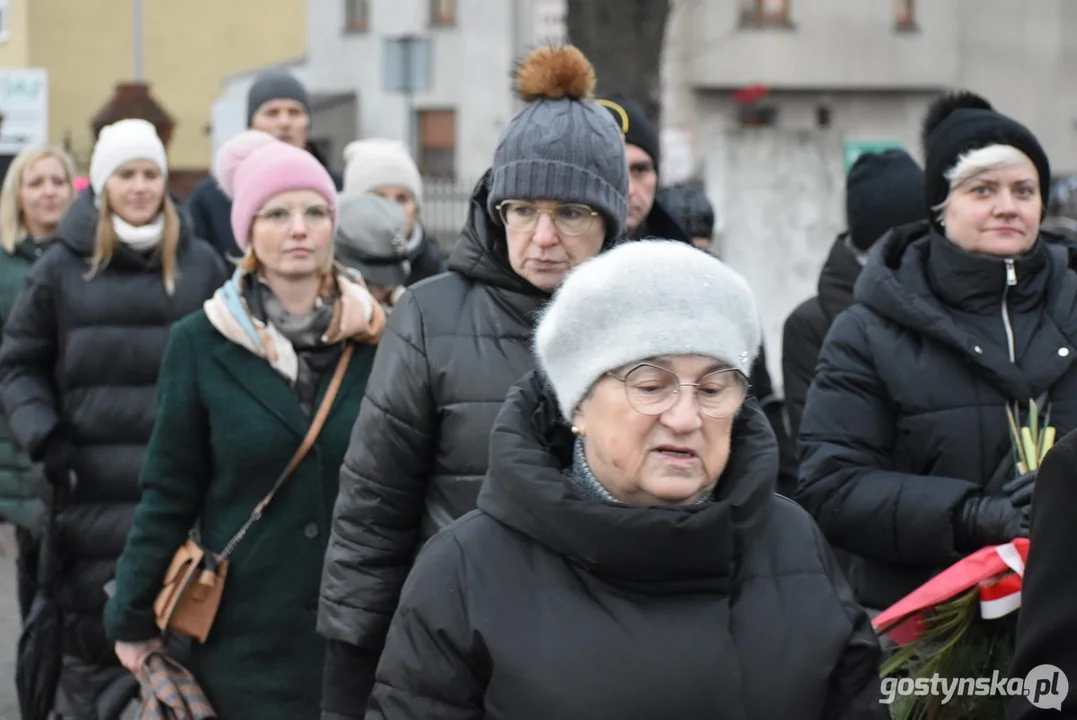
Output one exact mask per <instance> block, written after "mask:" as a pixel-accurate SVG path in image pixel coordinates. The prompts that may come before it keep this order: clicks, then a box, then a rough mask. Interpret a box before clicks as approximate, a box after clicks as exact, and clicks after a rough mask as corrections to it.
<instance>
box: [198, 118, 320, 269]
mask: <svg viewBox="0 0 1077 720" xmlns="http://www.w3.org/2000/svg"><path fill="white" fill-rule="evenodd" d="M213 176H214V177H215V178H216V179H217V183H218V184H219V185H220V186H221V190H223V191H224V194H225V195H227V196H228V197H229V198H231V200H232V232H233V234H234V235H235V237H236V244H237V245H238V246H239V249H240V250H242V251H243V252H246V251H247V247H248V246H249V245H250V242H251V225H252V224H253V223H254V215H255V213H257V212H258V211H259V210H260V209H261V208H262V206H263V205H265V203H266V202H267V201H268V200H270V199H271V198H273V197H275V196H277V195H280V194H281V193H286V192H291V191H293V190H313V191H314V192H316V193H318V194H319V195H321V196H322V197H324V198H325V201H326V202H327V203H329V205H330V207H332V208H333V232H334V234H335V233H336V226H337V202H336V200H337V189H336V185H335V184H334V183H333V178H332V177H330V175H329V172H328V171H327V170H326V169H325V168H324V167H322V164H321V163H320V162H318V161H317V160H315V159H314V156H313V155H311V154H310V153H308V152H307V151H305V150H300V149H299V148H297V147H295V146H294V145H289V144H287V143H285V142H282V141H280V140H277V139H276V138H275V137H273V136H272V135H270V134H268V133H264V132H261V131H259V130H246V131H244V132H241V133H240V134H239V135H236V136H235V137H234V138H232V139H231V140H229V141H228V142H226V143H225V144H224V146H223V147H221V149H220V150H218V151H217V157H215V158H214V160H213Z"/></svg>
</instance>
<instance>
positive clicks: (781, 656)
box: [367, 373, 888, 720]
mask: <svg viewBox="0 0 1077 720" xmlns="http://www.w3.org/2000/svg"><path fill="white" fill-rule="evenodd" d="M573 439H574V438H573V436H572V434H571V432H570V431H569V428H568V427H567V426H565V424H564V423H563V422H562V421H561V420H560V418H559V412H558V409H557V404H556V399H555V398H554V397H553V396H552V393H551V392H550V391H549V390H547V389H546V388H544V387H543V386H542V385H541V381H540V380H539V379H538V373H533V374H532V375H531V376H529V377H528V378H526V379H525V380H524V381H523V382H521V383H520V385H519V386H518V387H517V388H515V389H514V390H513V391H512V393H511V394H510V395H509V399H508V400H507V401H506V403H505V405H504V408H503V410H502V412H501V414H500V415H499V417H498V420H497V423H496V424H495V426H494V428H493V433H492V435H491V439H490V444H491V450H490V454H491V465H490V474H489V475H488V476H487V479H486V483H485V484H484V485H483V490H482V493H481V495H480V496H479V510H478V511H477V512H475V513H472V514H470V515H468V516H467V517H466V518H462V519H461V520H460V521H459V522H457V523H455V524H454V525H453V526H452V527H451V528H450V529H449V530H447V531H446V532H444V533H442V534H440V535H438V536H437V537H436V538H434V539H433V540H432V541H431V542H430V544H429V545H428V546H427V547H426V548H425V549H424V551H423V552H422V553H421V554H420V556H419V559H418V561H417V563H416V565H415V570H414V571H413V573H412V575H411V577H410V578H409V579H408V582H407V585H406V586H405V589H404V594H403V596H402V598H401V603H400V611H399V613H398V614H397V615H396V617H395V618H394V620H393V625H392V627H391V629H390V631H389V637H388V640H387V643H386V648H385V652H384V654H383V656H382V662H381V664H380V665H379V667H378V673H377V678H378V684H377V686H376V687H375V690H374V694H373V697H372V700H371V705H370V709H369V711H368V714H367V718H368V719H369V718H376V719H379V720H380V719H384V720H402V719H403V718H419V717H423V718H442V719H448V718H452V719H453V720H465V719H468V720H481V719H486V720H500V719H509V718H511V720H530V719H531V718H534V719H535V720H539V718H541V719H543V720H546V719H547V718H557V719H558V720H577V719H578V720H584V719H586V720H607V719H608V720H634V719H637V718H638V719H639V720H644V719H646V720H653V719H654V718H677V719H678V720H721V719H723V718H745V719H746V718H804V719H805V720H808V719H812V720H815V719H818V718H886V717H888V713H887V711H886V709H885V706H883V705H881V704H880V703H879V679H878V663H879V656H880V651H879V647H878V644H877V642H876V639H875V635H874V633H873V632H872V630H871V626H870V624H869V622H868V618H867V615H866V614H865V613H864V611H863V610H862V609H861V608H860V607H859V606H858V605H857V604H856V602H855V600H854V599H853V596H852V592H851V591H850V589H849V587H848V586H847V585H846V583H845V581H844V579H843V578H842V576H841V573H840V572H838V571H837V569H836V566H835V564H834V562H833V559H832V558H831V556H830V555H829V553H828V551H827V548H826V543H825V542H824V541H823V538H822V535H821V533H820V532H819V530H818V528H817V527H816V526H815V523H813V522H812V520H811V518H809V517H808V515H807V513H805V512H804V511H803V510H802V509H801V508H799V507H797V506H796V505H795V504H794V503H792V502H790V501H789V500H787V499H785V498H781V497H779V496H776V495H775V494H774V482H775V478H776V475H777V470H778V456H777V447H776V445H775V441H774V437H773V434H772V433H771V432H770V429H769V427H768V426H767V420H766V419H765V417H764V416H763V414H762V413H761V412H760V410H759V409H758V407H757V406H755V405H754V403H750V404H749V405H747V406H746V412H744V413H743V414H742V415H741V418H740V419H739V420H738V421H737V422H736V424H735V425H734V436H733V451H732V454H731V457H730V460H729V465H728V466H727V468H726V472H725V473H724V474H723V476H722V478H721V479H720V480H719V484H718V489H717V491H716V498H715V501H714V502H713V503H710V504H708V505H705V506H701V507H699V508H691V509H679V510H678V509H665V508H629V507H623V506H614V505H609V504H605V503H602V502H599V501H595V500H592V499H584V498H583V497H581V496H580V495H579V494H578V493H577V492H576V491H575V490H573V489H571V487H570V486H569V483H568V482H567V481H566V479H565V476H564V474H563V472H564V470H565V469H566V468H567V467H568V466H569V465H570V464H571V458H572V446H573Z"/></svg>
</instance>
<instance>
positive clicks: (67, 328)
mask: <svg viewBox="0 0 1077 720" xmlns="http://www.w3.org/2000/svg"><path fill="white" fill-rule="evenodd" d="M167 174H168V165H167V162H166V158H165V149H164V146H163V145H162V144H161V141H160V139H158V137H157V133H156V131H155V129H154V127H153V125H151V124H150V123H148V122H146V121H144V120H134V119H132V120H121V121H120V122H117V123H115V124H113V125H109V126H108V127H105V128H104V129H103V130H102V131H101V134H100V137H99V138H98V141H97V145H96V146H95V147H94V152H93V157H92V159H91V162H90V181H91V187H92V191H88V192H84V193H83V194H82V195H80V196H79V197H78V199H77V200H76V201H75V202H74V204H73V205H72V206H71V207H70V208H69V209H68V211H67V213H66V214H65V215H64V217H63V219H62V220H61V221H60V224H59V227H58V228H57V230H56V234H55V239H54V240H53V241H52V242H51V243H50V245H49V248H48V250H46V251H45V253H44V254H43V255H42V257H41V258H40V259H39V260H38V261H37V262H35V263H34V265H33V267H32V268H31V269H30V272H29V275H28V278H27V281H26V285H25V288H24V290H23V291H22V293H21V294H20V296H19V298H18V299H17V300H16V302H15V304H14V306H13V307H12V309H11V314H10V316H9V317H7V318H5V323H4V331H3V342H2V343H0V348H2V350H0V399H2V401H3V405H4V410H5V412H6V414H7V417H8V420H9V422H10V423H11V429H12V432H13V433H14V435H15V438H16V440H17V441H18V443H19V445H20V446H21V447H22V448H23V449H24V450H25V451H26V452H27V453H28V454H29V456H30V458H31V459H32V460H35V461H44V466H45V474H46V477H47V479H48V480H49V482H50V483H53V484H54V485H55V486H56V487H57V488H58V490H59V491H60V494H61V496H62V497H63V504H62V509H61V510H60V514H59V518H58V523H59V537H60V547H59V548H58V550H59V553H60V556H61V558H62V560H63V562H62V564H61V567H62V568H63V569H62V577H61V580H60V583H61V591H60V602H61V607H62V610H63V612H64V654H65V656H66V657H65V658H64V669H63V676H62V677H61V680H60V692H59V696H58V698H57V707H56V710H57V712H58V713H59V714H60V716H61V717H63V718H77V719H81V718H96V717H97V711H96V709H95V707H94V706H95V703H96V701H97V698H98V696H99V695H100V694H101V693H102V691H103V689H104V688H105V687H106V686H107V685H108V684H109V683H111V682H113V681H114V680H117V679H119V678H122V677H124V676H125V674H126V671H125V670H124V669H123V668H122V667H120V665H119V663H118V662H117V661H116V659H115V657H114V656H113V654H112V648H111V645H110V643H108V642H107V641H106V639H105V635H104V632H103V629H102V623H101V612H102V610H103V608H104V605H105V591H104V584H105V582H106V581H107V580H108V579H109V578H110V577H111V576H112V572H113V566H114V563H115V559H116V557H117V556H119V554H120V551H121V550H122V549H123V543H124V538H125V536H126V535H127V530H128V527H129V526H130V522H131V513H132V511H133V510H134V507H135V504H136V503H137V502H138V499H139V482H138V480H139V478H138V473H139V467H140V466H141V463H142V456H143V453H144V452H145V446H146V443H147V441H148V440H149V437H150V432H151V431H152V429H153V425H154V417H155V412H156V397H155V396H156V385H157V376H158V368H159V366H160V364H161V358H162V356H163V354H164V349H165V344H166V342H167V340H168V331H169V327H170V326H171V325H172V323H174V322H176V321H177V320H179V319H180V318H182V317H183V316H185V315H187V314H188V313H190V312H192V311H194V310H197V309H198V308H199V307H201V305H202V302H203V301H204V300H206V299H207V298H208V297H210V296H211V295H212V294H213V291H214V290H216V288H217V287H218V286H219V285H221V283H223V282H224V280H225V277H226V275H225V268H224V263H223V261H222V260H221V259H220V258H219V257H218V256H217V254H216V253H215V252H214V251H213V249H212V248H211V247H210V246H209V245H207V244H206V243H204V242H202V241H201V240H199V239H197V238H195V237H194V235H193V234H192V232H191V230H190V228H189V226H188V224H187V220H186V218H185V216H182V215H180V214H179V213H178V212H177V211H176V207H175V205H174V204H173V202H172V200H171V199H170V198H169V196H168V193H167V190H166V178H167Z"/></svg>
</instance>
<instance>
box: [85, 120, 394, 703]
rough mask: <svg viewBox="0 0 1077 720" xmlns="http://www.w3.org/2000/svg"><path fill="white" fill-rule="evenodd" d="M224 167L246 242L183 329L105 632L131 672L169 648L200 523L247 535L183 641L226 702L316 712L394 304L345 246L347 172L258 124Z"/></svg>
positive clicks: (235, 225)
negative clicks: (333, 523) (351, 261)
mask: <svg viewBox="0 0 1077 720" xmlns="http://www.w3.org/2000/svg"><path fill="white" fill-rule="evenodd" d="M214 174H215V176H216V178H217V180H218V182H219V183H220V184H221V187H222V189H223V190H224V192H225V193H226V194H227V195H229V196H230V197H231V199H232V215H231V220H232V229H233V230H234V232H235V237H236V240H237V243H238V244H239V246H240V248H241V249H242V250H243V252H244V255H243V257H242V259H241V260H239V262H238V268H237V270H236V272H235V274H234V275H233V276H232V278H231V279H230V280H229V281H228V282H226V283H225V284H224V286H223V287H222V288H221V289H220V290H219V291H218V292H217V293H216V294H215V295H214V297H213V298H212V299H210V300H208V301H207V302H206V304H205V307H204V308H203V310H202V311H200V312H197V313H195V314H193V315H191V316H190V317H188V318H187V319H185V320H184V321H182V322H180V323H178V324H177V325H176V326H175V327H174V329H173V331H172V335H171V340H170V343H169V348H168V350H167V352H166V354H165V358H164V363H163V366H162V369H161V380H160V395H159V398H160V399H159V420H158V423H157V426H156V428H155V430H154V433H153V437H152V438H151V440H150V446H149V450H148V453H147V456H146V461H145V464H144V466H143V473H142V482H143V486H142V500H141V503H140V505H139V507H138V511H137V512H136V514H135V519H134V525H133V529H132V531H131V533H130V535H129V536H128V538H127V545H126V548H125V550H124V553H123V555H122V557H121V558H120V561H119V563H118V565H117V574H116V589H115V594H114V596H113V597H112V598H111V600H110V601H109V604H108V606H107V608H106V611H105V626H106V632H107V633H108V635H109V638H110V639H111V640H112V641H114V642H115V643H116V653H117V655H118V656H119V658H120V661H121V662H122V663H123V664H124V666H125V667H127V668H128V669H129V670H131V671H132V672H136V673H137V672H139V670H140V668H141V667H142V665H143V661H144V660H145V659H146V658H147V657H149V656H150V654H151V653H154V652H162V651H163V650H162V648H163V643H162V639H161V628H160V627H159V624H161V621H160V620H159V619H158V618H157V617H155V611H154V601H155V598H156V597H157V596H158V593H159V591H160V590H161V587H162V582H163V581H165V580H166V571H167V570H168V569H169V565H170V563H171V562H172V559H173V555H174V554H175V553H176V551H177V549H179V548H180V547H181V546H182V545H184V543H185V541H187V539H188V533H189V531H190V530H191V529H192V528H194V529H196V530H197V531H198V533H197V536H198V543H199V545H200V547H201V548H202V549H203V550H204V551H205V552H206V553H208V554H211V555H214V556H219V555H221V554H222V552H223V551H224V550H225V548H226V547H234V551H233V552H231V553H228V557H227V558H225V559H226V560H227V562H228V568H227V576H226V578H225V582H224V586H223V587H224V590H223V594H222V596H221V600H220V605H219V608H218V610H217V612H216V616H215V617H214V619H213V622H212V625H211V626H210V630H209V632H208V635H207V636H206V637H204V638H201V637H199V638H196V639H195V640H194V641H193V642H192V643H191V652H190V657H189V658H184V660H185V663H186V665H187V667H188V668H189V669H190V670H191V672H192V673H193V674H194V676H195V678H196V679H197V680H198V682H199V684H200V685H201V686H202V688H203V690H205V693H206V696H207V698H208V700H209V702H210V704H211V705H212V706H213V708H214V710H215V712H216V716H217V717H219V718H222V719H223V720H235V719H237V718H269V717H280V718H285V717H287V718H290V719H295V720H303V718H311V719H314V718H317V717H318V716H319V695H320V690H321V673H322V666H323V656H324V647H323V641H322V640H321V639H320V638H319V636H318V635H317V634H316V632H315V623H314V620H315V613H316V610H317V603H318V587H319V582H320V573H321V568H322V559H323V557H324V554H325V545H326V541H327V540H328V537H329V522H330V517H331V512H332V509H333V502H334V499H335V498H336V495H337V485H338V472H339V468H340V465H341V462H342V461H343V457H344V451H345V450H346V448H347V445H348V438H349V435H350V433H351V428H352V424H353V423H354V421H355V417H356V415H357V414H358V411H359V403H360V401H361V399H362V397H363V394H364V390H365V387H366V381H367V377H368V375H369V371H370V366H371V362H372V360H373V356H374V349H375V345H374V343H376V342H377V339H378V337H379V336H380V333H381V331H382V329H383V327H384V325H385V315H384V312H383V310H382V309H381V307H380V306H379V304H378V303H377V302H375V301H374V300H373V298H372V297H371V295H370V293H369V292H368V291H367V290H366V288H365V286H364V285H363V282H362V279H361V278H359V277H358V276H355V275H352V274H350V273H349V272H348V271H346V270H344V269H342V268H341V266H339V265H338V264H337V263H335V261H334V259H333V236H334V233H335V230H336V222H337V207H336V190H335V187H334V185H333V181H332V179H331V178H330V176H329V174H328V173H327V172H326V170H325V169H324V168H323V167H322V166H321V165H320V164H319V163H318V162H317V161H316V160H315V159H314V158H313V157H312V156H311V155H310V154H309V153H306V152H303V151H302V150H299V149H297V148H294V147H292V146H290V145H287V144H285V143H283V142H280V141H278V140H276V139H274V138H272V137H270V136H269V135H266V134H264V133H260V132H256V131H248V132H245V133H242V134H241V135H239V136H237V137H236V138H234V139H233V140H232V141H230V142H229V143H227V144H226V145H225V146H224V147H223V148H221V150H220V152H219V154H218V156H217V158H216V162H215V167H214ZM335 381H336V382H335ZM334 387H335V388H337V389H336V391H335V397H334ZM322 420H324V425H321V421H322ZM319 426H320V427H319ZM315 430H320V431H319V432H317V434H316V435H314V440H313V444H311V445H310V446H309V449H308V451H307V452H305V454H304V453H302V452H301V446H304V447H305V439H306V438H309V437H311V436H312V434H313V432H314V431H315ZM297 455H301V459H300V460H299V461H298V464H295V463H294V461H295V458H296V457H297ZM287 468H292V469H293V471H292V472H290V473H289V472H287V470H286V469H287ZM275 487H276V488H277V492H276V493H275V495H273V496H272V499H271V501H270V502H269V503H268V506H267V507H265V509H264V513H261V514H254V515H252V511H254V509H255V507H256V506H258V505H259V503H261V502H263V501H264V499H265V498H266V497H268V496H269V495H270V493H271V490H272V489H273V488H275ZM251 517H257V518H258V519H257V520H255V521H254V522H253V524H251V525H249V526H248V525H246V523H247V522H248V520H249V518H251ZM244 527H246V528H247V529H246V532H245V533H242V532H241V528H244ZM233 540H235V542H233ZM173 629H174V628H173Z"/></svg>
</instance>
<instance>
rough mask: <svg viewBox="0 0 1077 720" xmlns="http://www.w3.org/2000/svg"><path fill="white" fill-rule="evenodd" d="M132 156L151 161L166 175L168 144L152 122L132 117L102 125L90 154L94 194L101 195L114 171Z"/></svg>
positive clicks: (135, 158) (129, 160)
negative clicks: (91, 155) (165, 144)
mask: <svg viewBox="0 0 1077 720" xmlns="http://www.w3.org/2000/svg"><path fill="white" fill-rule="evenodd" d="M132 160H149V161H151V162H152V163H153V164H154V165H156V166H157V167H158V168H160V169H161V175H162V176H164V177H165V178H166V179H167V177H168V157H167V156H166V155H165V146H164V143H162V142H161V138H159V137H157V129H156V128H155V127H153V125H152V124H151V123H149V122H147V121H145V120H139V119H134V118H131V119H127V120H120V121H119V122H115V123H113V124H111V125H106V126H105V127H103V128H101V134H100V135H98V137H97V144H96V145H94V148H93V157H91V158H90V185H91V186H92V187H93V192H94V195H95V196H96V197H98V198H100V197H101V194H102V193H103V192H104V191H105V183H107V182H108V179H109V178H110V177H112V173H114V172H116V171H117V170H118V169H119V168H120V166H121V165H126V164H127V163H129V162H131V161H132Z"/></svg>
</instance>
